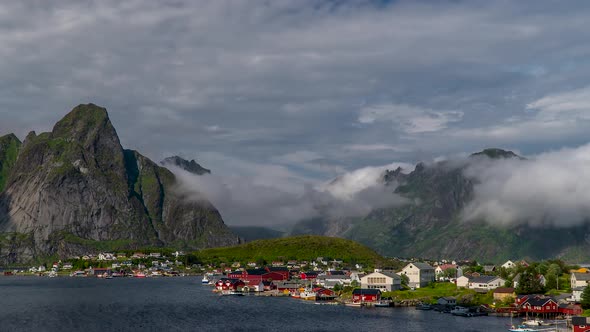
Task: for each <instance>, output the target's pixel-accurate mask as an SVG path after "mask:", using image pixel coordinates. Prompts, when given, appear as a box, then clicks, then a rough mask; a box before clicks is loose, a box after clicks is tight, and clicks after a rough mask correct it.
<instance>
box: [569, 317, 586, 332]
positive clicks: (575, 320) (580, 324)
mask: <svg viewBox="0 0 590 332" xmlns="http://www.w3.org/2000/svg"><path fill="white" fill-rule="evenodd" d="M572 327H573V330H572V331H574V332H588V331H590V317H572Z"/></svg>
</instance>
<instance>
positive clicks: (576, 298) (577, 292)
mask: <svg viewBox="0 0 590 332" xmlns="http://www.w3.org/2000/svg"><path fill="white" fill-rule="evenodd" d="M586 287H587V286H586ZM586 287H576V288H572V297H571V298H570V300H571V301H572V302H578V303H579V302H580V301H582V293H584V289H586Z"/></svg>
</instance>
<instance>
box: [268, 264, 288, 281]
mask: <svg viewBox="0 0 590 332" xmlns="http://www.w3.org/2000/svg"><path fill="white" fill-rule="evenodd" d="M265 270H266V271H267V272H269V273H278V274H281V275H282V276H283V279H281V280H289V277H290V273H289V269H288V268H286V267H284V266H270V267H266V268H265Z"/></svg>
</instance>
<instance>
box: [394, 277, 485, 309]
mask: <svg viewBox="0 0 590 332" xmlns="http://www.w3.org/2000/svg"><path fill="white" fill-rule="evenodd" d="M383 296H384V297H392V298H394V299H396V300H397V301H401V300H417V301H421V302H424V303H436V300H437V299H439V298H441V297H447V296H452V297H455V298H456V299H457V303H460V304H465V305H475V304H492V303H493V302H494V300H493V296H492V292H488V293H486V294H480V293H476V292H475V291H474V290H472V289H465V288H457V286H456V285H455V284H453V283H450V282H445V283H431V284H430V285H429V286H427V287H423V288H418V289H416V290H410V289H405V290H398V291H393V292H385V293H383Z"/></svg>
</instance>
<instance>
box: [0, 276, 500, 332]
mask: <svg viewBox="0 0 590 332" xmlns="http://www.w3.org/2000/svg"><path fill="white" fill-rule="evenodd" d="M211 290H212V288H211V287H209V286H203V285H201V284H200V278H196V277H179V278H146V279H133V278H115V279H110V280H106V279H105V280H103V279H95V278H70V277H60V278H43V277H0V331H2V332H3V331H36V332H39V331H101V332H106V331H162V332H163V331H226V332H227V331H339V332H341V331H410V332H415V331H507V330H508V328H507V325H508V324H509V323H510V320H509V319H507V318H498V317H473V318H465V317H455V316H452V315H450V314H443V313H439V312H435V311H418V310H414V309H413V308H352V307H346V306H328V305H315V304H314V303H313V302H306V301H302V300H297V299H292V298H286V297H257V296H240V297H236V296H219V295H216V294H214V293H212V291H211Z"/></svg>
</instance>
